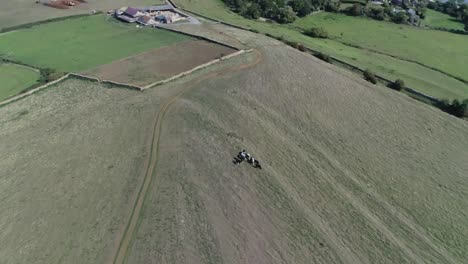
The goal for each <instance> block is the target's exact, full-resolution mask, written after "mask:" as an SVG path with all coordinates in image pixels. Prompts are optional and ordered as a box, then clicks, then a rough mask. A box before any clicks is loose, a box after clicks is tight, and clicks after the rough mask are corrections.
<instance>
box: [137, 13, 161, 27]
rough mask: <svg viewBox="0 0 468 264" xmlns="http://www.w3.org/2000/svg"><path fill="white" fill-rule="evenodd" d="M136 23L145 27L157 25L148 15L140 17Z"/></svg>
mask: <svg viewBox="0 0 468 264" xmlns="http://www.w3.org/2000/svg"><path fill="white" fill-rule="evenodd" d="M136 22H137V23H138V24H141V25H144V26H149V25H154V24H156V23H157V22H156V21H155V20H154V19H153V18H151V17H150V16H148V15H146V16H141V17H139V18H138V19H137V21H136Z"/></svg>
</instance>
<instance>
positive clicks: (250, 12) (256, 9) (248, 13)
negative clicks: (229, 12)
mask: <svg viewBox="0 0 468 264" xmlns="http://www.w3.org/2000/svg"><path fill="white" fill-rule="evenodd" d="M241 15H242V16H245V17H247V18H252V19H257V18H259V17H260V15H261V13H260V6H259V5H258V4H257V3H252V4H250V5H249V6H248V7H247V8H246V9H244V10H243V13H241Z"/></svg>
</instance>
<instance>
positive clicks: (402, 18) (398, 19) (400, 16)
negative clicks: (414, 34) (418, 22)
mask: <svg viewBox="0 0 468 264" xmlns="http://www.w3.org/2000/svg"><path fill="white" fill-rule="evenodd" d="M391 19H392V21H393V22H395V23H397V24H403V23H406V22H407V21H408V16H407V15H406V14H405V13H404V12H403V11H402V12H398V13H395V14H393V15H392V18H391Z"/></svg>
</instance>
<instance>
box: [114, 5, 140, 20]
mask: <svg viewBox="0 0 468 264" xmlns="http://www.w3.org/2000/svg"><path fill="white" fill-rule="evenodd" d="M115 15H116V17H117V18H119V19H120V20H122V21H125V22H128V23H133V22H136V21H137V18H138V17H140V16H143V15H144V14H143V13H142V12H141V11H140V10H138V9H136V8H133V7H127V8H126V9H124V8H121V9H120V10H117V11H115Z"/></svg>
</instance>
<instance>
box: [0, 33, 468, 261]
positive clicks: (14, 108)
mask: <svg viewBox="0 0 468 264" xmlns="http://www.w3.org/2000/svg"><path fill="white" fill-rule="evenodd" d="M195 29H196V30H201V27H200V26H195ZM207 30H209V34H213V35H216V34H217V35H219V36H220V38H228V37H229V38H231V39H233V40H232V41H233V42H235V41H239V42H242V43H244V45H246V46H247V47H248V48H255V49H257V50H258V51H253V52H251V53H248V54H245V56H242V57H236V58H234V59H232V60H225V61H222V62H221V63H220V64H217V65H215V66H213V67H209V68H207V69H204V70H201V71H197V72H195V73H194V74H191V75H188V76H185V77H183V78H181V79H178V80H177V81H175V82H171V83H168V84H165V85H162V86H158V87H157V88H155V89H150V90H145V91H143V92H137V91H131V90H126V89H118V88H115V89H109V87H104V86H102V85H100V84H96V83H89V82H84V81H78V80H69V81H66V82H64V83H61V84H59V85H57V86H55V87H50V88H49V89H46V90H43V91H41V92H39V93H37V94H34V95H31V96H29V97H26V98H24V99H22V100H19V101H17V102H14V103H11V104H8V105H6V106H3V107H1V108H0V146H2V147H1V148H0V149H1V151H2V154H3V155H2V156H4V157H5V158H3V159H2V160H1V161H0V167H1V168H2V170H1V171H0V179H1V180H0V200H2V201H3V202H2V203H1V204H0V225H1V226H2V227H3V229H2V230H4V231H3V232H0V262H1V263H31V262H34V263H57V262H62V263H111V262H112V261H113V259H114V254H115V252H116V248H118V247H119V244H120V239H121V237H122V233H123V232H124V230H126V223H127V220H128V219H129V216H131V214H132V212H135V211H134V208H135V206H134V201H135V199H136V197H137V196H138V193H139V190H140V186H141V182H142V181H143V178H144V176H145V175H150V178H151V181H150V185H149V188H148V189H147V190H148V191H147V192H146V191H145V192H144V193H143V194H141V195H143V196H142V197H143V200H144V202H143V203H142V209H141V211H138V212H139V214H138V215H137V216H138V218H137V220H138V221H137V224H136V230H135V233H133V234H131V235H130V238H131V242H130V247H129V251H128V253H127V254H126V256H125V259H126V261H127V263H149V262H156V263H195V264H196V263H285V262H289V263H359V264H360V263H431V262H432V263H464V262H467V261H468V259H467V256H466V254H465V249H466V248H467V247H468V239H467V238H468V229H467V228H466V227H467V226H468V217H467V215H466V210H464V208H467V207H468V194H467V191H466V190H467V188H468V181H467V178H466V175H465V172H466V171H467V170H468V167H467V166H468V165H467V163H466V161H465V157H466V155H467V149H468V135H467V134H466V133H465V131H466V130H467V129H468V125H467V123H466V122H465V121H463V120H461V119H458V118H455V117H452V116H449V115H448V114H445V113H443V112H441V111H439V110H438V109H436V108H433V107H430V106H428V105H426V104H422V103H419V102H417V101H414V100H412V99H410V98H408V97H407V96H405V95H404V94H402V93H399V92H395V91H392V90H390V89H386V88H383V87H379V86H374V85H370V84H369V83H367V82H366V81H364V80H362V78H360V77H359V76H356V75H354V74H352V73H349V72H347V71H345V70H343V69H340V68H337V67H335V66H333V65H330V64H326V63H324V62H321V61H319V60H317V59H315V58H313V57H311V56H309V55H307V54H304V53H301V52H299V51H297V50H294V49H292V48H289V47H286V46H285V45H283V44H282V43H280V42H277V41H273V40H272V39H269V38H266V37H264V36H259V35H256V34H253V33H249V32H244V31H239V30H234V29H232V28H226V27H224V26H222V25H216V24H214V25H209V26H207ZM220 32H221V33H220ZM180 91H186V94H181V95H179V94H178V93H179V92H180ZM155 120H160V122H157V121H155ZM157 124H159V126H158V125H157ZM243 148H245V149H247V150H248V151H249V152H250V153H252V154H253V155H254V156H255V157H256V158H258V159H259V160H260V161H261V162H262V165H263V167H264V169H263V170H256V169H253V168H252V167H249V166H248V165H247V164H241V165H237V166H236V165H234V164H233V163H232V162H231V160H232V157H233V156H234V155H236V153H237V152H238V151H239V150H240V149H243ZM13 154H14V155H13ZM153 166H154V167H153ZM148 173H149V174H148ZM18 252H21V254H18Z"/></svg>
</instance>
